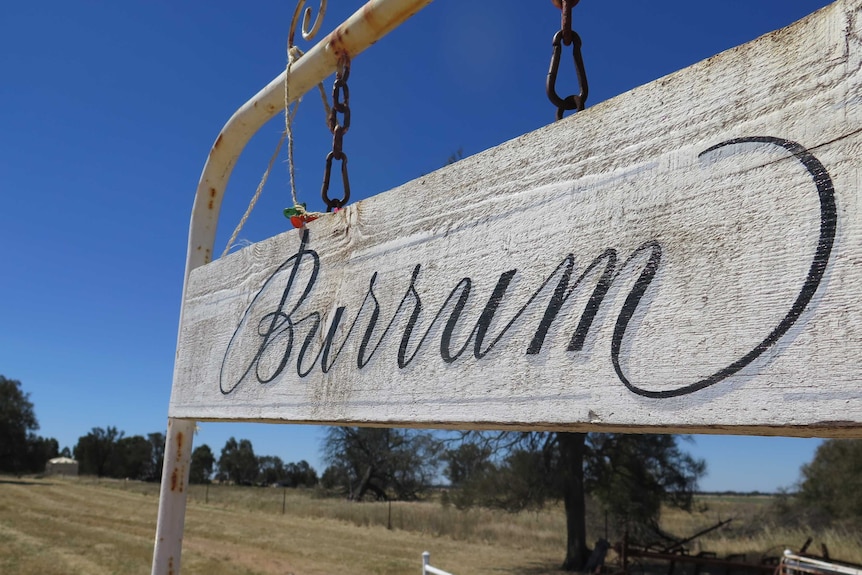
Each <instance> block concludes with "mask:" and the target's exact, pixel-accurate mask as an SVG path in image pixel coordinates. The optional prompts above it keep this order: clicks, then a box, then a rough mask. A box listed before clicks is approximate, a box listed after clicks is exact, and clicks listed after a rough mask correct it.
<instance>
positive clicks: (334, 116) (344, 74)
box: [320, 55, 350, 212]
mask: <svg viewBox="0 0 862 575" xmlns="http://www.w3.org/2000/svg"><path fill="white" fill-rule="evenodd" d="M349 76H350V59H349V58H348V56H347V55H343V56H342V58H341V59H340V60H339V62H338V69H337V70H336V72H335V83H334V84H333V85H332V108H331V109H330V110H329V131H330V132H332V151H331V152H329V154H327V156H326V169H325V170H324V172H323V187H322V189H321V191H320V195H321V196H322V197H323V202H324V203H325V204H326V211H327V212H331V211H332V210H334V209H335V210H337V209H340V208H342V207H344V206H345V205H346V204H347V202H348V201H349V200H350V179H349V178H348V176H347V154H345V153H344V151H343V150H342V144H343V139H344V134H346V133H347V130H349V129H350V89H349V88H348V87H347V78H348V77H349ZM338 114H342V115H343V116H344V117H343V120H342V122H341V123H340V124H339V123H338ZM333 160H338V161H340V162H341V181H342V183H343V185H344V197H342V198H331V197H329V179H330V174H331V173H332V161H333Z"/></svg>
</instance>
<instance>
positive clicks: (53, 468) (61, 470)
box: [45, 457, 78, 475]
mask: <svg viewBox="0 0 862 575" xmlns="http://www.w3.org/2000/svg"><path fill="white" fill-rule="evenodd" d="M45 475H78V462H77V461H75V460H74V459H71V458H69V457H55V458H54V459H49V460H48V463H46V464H45Z"/></svg>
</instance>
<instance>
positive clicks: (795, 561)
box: [780, 551, 862, 575]
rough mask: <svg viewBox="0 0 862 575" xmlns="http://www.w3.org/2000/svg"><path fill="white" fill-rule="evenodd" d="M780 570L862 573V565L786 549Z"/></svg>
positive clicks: (809, 574)
mask: <svg viewBox="0 0 862 575" xmlns="http://www.w3.org/2000/svg"><path fill="white" fill-rule="evenodd" d="M780 572H781V573H783V574H786V575H862V566H859V565H852V564H844V563H842V562H838V561H832V560H829V559H816V558H814V557H808V556H806V555H797V554H795V553H793V552H792V551H785V552H784V557H783V558H782V559H781V570H780Z"/></svg>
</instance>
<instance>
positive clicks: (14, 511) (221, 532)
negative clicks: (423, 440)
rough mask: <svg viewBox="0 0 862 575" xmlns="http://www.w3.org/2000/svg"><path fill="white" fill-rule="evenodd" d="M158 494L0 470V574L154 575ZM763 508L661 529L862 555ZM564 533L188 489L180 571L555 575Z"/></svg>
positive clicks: (730, 501) (492, 515)
mask: <svg viewBox="0 0 862 575" xmlns="http://www.w3.org/2000/svg"><path fill="white" fill-rule="evenodd" d="M157 502H158V486H157V485H153V484H145V483H137V482H122V481H113V480H103V481H101V482H96V481H95V480H93V479H88V478H82V479H78V480H63V479H53V478H52V479H26V480H17V479H11V478H6V479H4V478H0V541H3V543H2V544H0V573H4V574H5V573H16V574H22V575H37V574H38V575H55V574H56V575H60V574H63V575H70V574H71V575H74V574H77V573H81V574H83V573H86V574H88V575H90V574H96V575H98V574H100V573H111V574H118V575H125V574H132V573H141V574H144V573H149V568H150V567H149V566H150V561H151V556H152V543H153V535H154V533H155V520H156V508H157ZM283 502H284V504H285V509H286V513H285V514H282V503H283ZM769 505H770V499H769V498H768V497H762V498H752V497H742V498H734V497H711V498H703V499H702V500H701V506H700V508H699V510H698V511H697V512H695V513H692V514H686V513H682V512H679V511H667V512H666V513H665V517H664V520H663V528H664V529H666V530H667V531H669V532H671V533H674V534H676V535H688V534H692V533H694V532H696V531H698V530H700V529H702V528H704V527H707V526H709V525H712V524H714V523H715V522H716V521H718V520H720V519H726V518H728V517H734V518H735V520H734V521H733V522H732V523H731V524H730V526H728V527H725V528H723V529H721V530H720V531H717V532H714V533H711V534H709V535H707V536H704V537H702V538H700V539H698V540H697V542H695V543H694V544H692V545H691V550H692V551H693V552H697V551H700V550H709V551H715V552H717V553H718V554H719V556H726V555H728V554H731V553H746V554H747V555H748V556H749V558H750V559H754V560H756V559H758V558H759V557H760V556H761V555H763V554H768V555H778V554H780V552H781V551H782V550H783V549H785V548H791V549H797V548H798V547H799V546H800V545H802V543H803V542H804V541H805V539H806V538H807V537H808V536H809V535H813V536H815V537H816V541H817V542H820V541H823V542H825V543H826V544H827V545H828V546H829V549H830V551H831V552H832V555H833V556H834V557H839V558H842V559H846V560H849V561H855V562H862V551H860V549H862V538H860V535H859V534H855V533H845V532H839V531H833V532H826V533H820V534H817V533H806V532H803V531H801V530H794V529H780V528H776V527H775V526H774V525H770V524H769V522H767V521H765V520H764V516H765V511H766V509H767V508H768V506H769ZM390 525H391V529H387V526H390ZM591 525H592V529H591V534H590V541H591V542H592V541H594V540H595V539H596V538H598V537H600V536H603V535H604V525H603V521H601V518H599V517H595V516H593V517H592V521H591ZM564 537H565V519H564V516H563V513H562V510H561V509H560V508H559V507H555V508H551V509H548V510H546V511H543V512H542V513H520V514H516V515H511V514H507V513H503V512H495V511H490V510H482V509H473V510H468V511H461V510H458V509H455V508H453V507H446V506H443V505H441V504H440V503H439V501H437V502H424V503H393V504H392V506H391V512H390V506H389V505H388V504H386V503H358V504H357V503H347V502H345V501H341V500H338V499H326V498H319V497H315V495H314V492H312V491H301V490H290V489H289V490H282V489H267V488H251V487H230V486H215V485H213V486H210V487H209V488H207V487H206V486H202V485H195V486H191V488H190V492H189V507H188V513H187V516H186V535H185V544H184V551H183V573H184V574H187V575H190V574H207V575H209V574H212V575H221V574H227V573H232V574H236V573H240V574H276V573H277V574H286V573H294V574H297V575H299V574H301V573H308V574H325V573H339V574H340V573H344V572H348V571H349V572H351V573H357V574H363V573H373V574H381V575H388V574H393V575H394V574H396V573H397V574H402V573H411V572H413V573H416V572H418V570H419V568H420V565H421V553H422V551H425V550H428V551H430V552H431V554H432V563H433V564H434V565H436V566H439V567H441V568H443V569H446V570H448V571H452V572H454V573H456V575H464V574H467V573H471V574H472V573H478V574H481V573H495V574H498V575H499V574H501V573H502V574H506V573H513V574H514V573H519V574H520V573H531V574H533V575H540V574H543V573H558V572H557V571H556V566H557V565H558V564H559V562H560V561H561V560H562V554H563V545H564V543H563V542H564ZM612 539H613V538H612Z"/></svg>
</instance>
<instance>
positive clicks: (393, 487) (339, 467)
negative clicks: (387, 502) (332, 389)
mask: <svg viewBox="0 0 862 575" xmlns="http://www.w3.org/2000/svg"><path fill="white" fill-rule="evenodd" d="M441 450H442V448H441V444H440V441H439V440H437V439H436V438H435V437H434V436H433V435H432V434H431V433H429V432H423V431H418V430H411V429H383V428H370V427H330V428H329V430H328V431H327V434H326V439H325V442H324V457H325V459H326V461H327V463H329V464H330V467H331V468H334V469H333V471H332V472H329V470H327V473H324V476H325V477H326V480H327V483H328V482H329V481H330V480H334V481H335V482H336V485H338V486H339V487H340V488H341V489H342V490H343V491H344V492H345V493H346V494H347V496H348V498H349V499H351V500H354V501H361V500H362V499H363V498H365V496H366V495H368V494H369V492H370V493H373V494H374V496H375V497H376V498H377V499H389V498H391V497H394V498H395V499H407V500H410V499H417V498H418V497H419V496H420V495H421V494H423V493H424V492H425V491H426V490H427V489H428V488H429V487H430V485H431V484H432V482H433V481H434V478H435V477H436V475H437V470H438V467H439V462H440V455H441Z"/></svg>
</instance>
